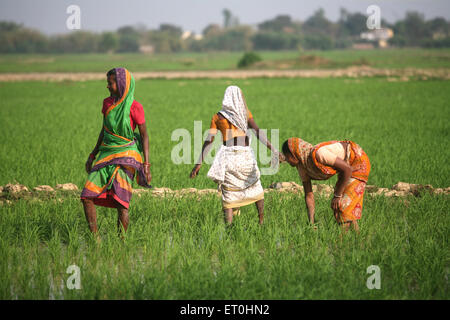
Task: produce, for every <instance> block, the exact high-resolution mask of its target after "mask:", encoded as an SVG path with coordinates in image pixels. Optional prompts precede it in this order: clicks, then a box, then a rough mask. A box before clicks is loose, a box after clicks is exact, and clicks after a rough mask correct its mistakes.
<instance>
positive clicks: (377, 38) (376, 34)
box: [360, 28, 394, 48]
mask: <svg viewBox="0 0 450 320" xmlns="http://www.w3.org/2000/svg"><path fill="white" fill-rule="evenodd" d="M393 36H394V31H392V29H389V28H383V29H375V30H371V31H368V32H362V33H361V35H360V38H361V39H363V40H367V41H372V42H378V47H380V48H386V47H387V46H388V42H387V41H388V40H389V39H390V38H392V37H393Z"/></svg>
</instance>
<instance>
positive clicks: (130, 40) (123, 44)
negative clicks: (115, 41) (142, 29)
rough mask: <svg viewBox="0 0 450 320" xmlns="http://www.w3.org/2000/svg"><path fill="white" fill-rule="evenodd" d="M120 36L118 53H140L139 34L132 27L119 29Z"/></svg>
mask: <svg viewBox="0 0 450 320" xmlns="http://www.w3.org/2000/svg"><path fill="white" fill-rule="evenodd" d="M117 34H118V36H119V45H118V48H117V51H118V52H137V51H139V47H140V44H139V38H140V34H139V32H138V31H137V30H136V29H135V28H133V27H132V26H124V27H121V28H119V29H117Z"/></svg>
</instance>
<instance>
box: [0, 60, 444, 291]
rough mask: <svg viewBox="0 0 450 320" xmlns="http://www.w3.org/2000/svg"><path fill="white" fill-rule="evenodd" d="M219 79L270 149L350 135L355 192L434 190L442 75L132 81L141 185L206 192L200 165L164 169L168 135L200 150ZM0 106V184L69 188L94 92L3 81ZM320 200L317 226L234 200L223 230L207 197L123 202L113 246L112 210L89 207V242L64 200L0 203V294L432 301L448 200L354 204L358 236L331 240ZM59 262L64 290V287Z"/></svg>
mask: <svg viewBox="0 0 450 320" xmlns="http://www.w3.org/2000/svg"><path fill="white" fill-rule="evenodd" d="M336 59H337V58H336ZM102 63H104V62H102ZM0 65H2V66H4V65H5V64H0ZM66 65H67V66H70V62H66ZM103 67H105V65H103ZM103 67H102V68H103ZM106 69H108V68H106V67H105V68H104V69H102V70H97V71H105V70H106ZM66 71H67V70H66ZM94 71H95V70H94ZM131 71H132V72H133V69H131ZM230 84H236V85H238V86H240V87H241V88H242V90H243V92H244V94H245V96H246V100H247V103H248V106H249V108H250V110H251V111H252V113H253V115H254V118H255V120H256V122H257V124H258V125H259V126H260V127H261V128H267V129H278V130H279V140H278V142H279V144H281V143H282V142H283V141H284V140H285V139H287V138H289V137H291V136H298V137H301V138H303V139H304V140H306V141H309V142H311V143H313V144H315V143H318V142H322V141H326V140H332V139H351V140H354V141H355V142H357V143H358V144H360V145H361V146H362V147H363V149H364V150H365V151H366V152H367V154H368V156H369V158H370V160H371V163H372V172H371V175H370V178H369V184H374V185H377V186H380V187H391V186H392V185H393V184H395V183H396V182H398V181H405V182H409V183H420V184H432V185H433V186H434V187H448V186H449V183H448V177H449V173H450V166H449V164H448V159H449V156H450V151H449V150H450V139H449V136H450V126H449V122H448V119H449V118H450V109H449V108H448V101H449V98H450V90H449V89H450V83H449V81H441V80H427V81H422V80H410V81H405V82H402V81H399V82H389V81H387V80H386V78H381V77H380V78H361V79H346V78H337V79H282V78H278V79H251V80H238V81H231V80H225V79H223V80H220V79H217V80H208V79H197V80H139V81H137V82H136V92H135V99H136V100H138V101H139V102H141V103H142V104H143V106H144V110H145V113H146V121H147V128H148V130H149V134H150V158H151V163H152V167H151V169H152V175H153V181H152V184H153V185H154V186H155V187H169V188H172V189H181V188H189V187H195V188H215V187H216V186H215V184H214V183H213V182H212V181H210V180H208V179H207V178H206V172H207V170H208V168H209V166H208V165H204V166H203V167H202V169H201V170H200V174H199V176H198V177H197V178H196V179H195V180H190V179H189V178H188V175H189V173H190V170H191V169H192V167H193V164H180V165H176V164H174V163H173V162H172V160H171V151H172V149H173V148H174V146H175V145H176V144H177V143H178V142H177V141H172V139H171V135H172V133H173V132H174V130H176V129H186V130H187V131H188V132H190V133H191V135H192V140H191V142H192V145H194V143H198V144H201V138H200V139H198V138H199V137H197V139H198V140H196V142H194V121H202V123H203V131H205V130H206V129H207V128H209V124H210V121H211V117H212V116H213V114H214V113H216V112H217V111H219V109H220V106H221V101H222V97H223V93H224V90H225V88H226V87H227V86H228V85H230ZM0 96H1V97H2V101H1V104H0V128H1V132H2V140H1V143H0V163H1V164H0V185H5V184H6V183H8V182H18V183H21V184H25V185H26V186H28V187H30V188H32V187H34V186H37V185H42V184H48V185H50V186H54V185H56V184H58V183H66V182H73V183H75V184H77V185H78V187H79V188H80V189H81V188H82V187H83V185H84V182H85V179H86V177H87V174H86V172H85V171H84V163H85V161H86V159H87V157H88V154H89V153H90V152H91V150H92V149H93V147H94V145H95V143H96V140H97V137H98V133H99V131H100V129H101V127H102V114H101V107H102V100H103V98H105V97H106V96H107V89H106V82H105V81H86V82H70V81H66V82H52V83H46V82H10V83H9V82H3V83H0ZM269 137H270V138H271V139H272V142H275V144H276V143H277V140H276V139H274V136H272V135H270V131H269ZM218 138H219V137H218ZM218 140H219V139H218ZM218 140H217V141H216V142H217V143H220V141H218ZM259 148H261V145H259V146H258V150H259ZM258 150H257V151H258ZM262 150H263V151H264V149H262ZM258 159H259V160H261V158H258ZM191 160H192V162H193V161H194V160H195V159H194V155H191ZM259 165H260V168H265V167H268V164H264V163H261V161H260V162H259ZM278 181H296V182H299V178H298V174H297V173H296V171H295V170H294V169H292V168H291V167H289V166H288V165H282V166H281V168H280V170H279V172H278V173H277V174H276V175H267V176H263V177H262V184H263V186H264V187H265V188H267V187H268V185H269V184H270V183H272V182H278ZM335 182H336V178H333V179H332V180H331V181H327V182H326V183H329V184H334V183H335ZM57 198H58V194H57ZM58 200H59V201H58ZM329 200H330V199H327V198H324V197H320V196H317V197H316V217H317V230H315V229H313V228H312V227H311V226H310V225H309V224H308V221H307V217H306V207H305V204H304V201H303V199H302V196H301V195H299V194H291V193H277V192H271V193H267V194H266V197H265V223H264V225H263V226H261V227H260V226H258V224H257V212H256V209H255V208H254V206H247V207H244V208H243V209H242V214H241V216H239V217H237V218H235V219H234V221H233V227H232V228H225V226H224V223H223V216H222V213H221V202H220V200H219V198H216V197H215V196H213V195H209V196H204V197H203V198H201V199H197V198H195V197H190V196H187V197H184V198H174V197H167V198H158V197H154V196H152V195H151V194H143V195H142V197H137V196H133V199H132V202H131V207H130V225H129V229H128V232H127V234H126V239H125V241H124V242H122V241H120V240H119V239H118V237H117V235H116V218H117V217H116V211H115V210H113V209H107V208H102V207H99V208H98V210H97V213H98V222H99V232H100V236H101V238H102V242H101V244H100V245H97V244H96V242H95V240H94V239H92V238H91V236H90V234H89V231H88V227H87V223H86V221H85V218H84V213H83V209H82V205H81V203H80V201H79V200H78V193H73V194H72V195H71V196H69V197H67V196H65V197H62V196H61V198H60V199H55V200H45V201H39V199H37V200H36V199H35V200H29V199H28V200H26V199H21V200H18V201H13V202H12V203H11V204H3V205H1V206H0V234H1V236H0V299H63V298H64V299H448V294H449V293H448V273H449V261H450V256H449V250H448V248H449V243H448V234H449V231H450V230H449V226H450V221H449V219H450V218H449V215H448V208H449V204H450V203H449V197H448V196H446V195H434V196H432V195H429V194H423V195H422V196H421V197H414V196H409V197H406V198H388V197H383V196H377V197H372V196H368V195H366V197H365V199H364V210H363V215H362V219H361V221H360V227H361V233H360V234H359V235H355V234H354V233H349V234H347V235H343V236H342V235H341V233H340V230H339V228H338V226H337V225H336V223H335V221H334V217H333V215H332V213H331V209H330V208H329V206H330V202H329ZM73 264H75V265H77V266H79V267H80V271H81V289H80V290H69V289H68V288H67V287H66V280H67V279H68V278H69V276H70V275H69V274H67V273H66V270H67V267H68V266H70V265H73ZM371 265H377V266H379V267H380V270H381V289H379V290H376V289H374V290H369V289H368V288H367V286H366V280H367V278H368V277H369V276H370V274H368V273H367V268H368V267H369V266H371Z"/></svg>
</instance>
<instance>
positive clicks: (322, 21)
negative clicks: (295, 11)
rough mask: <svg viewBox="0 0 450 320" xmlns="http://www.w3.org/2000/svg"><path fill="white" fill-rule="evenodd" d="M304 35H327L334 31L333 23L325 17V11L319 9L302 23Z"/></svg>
mask: <svg viewBox="0 0 450 320" xmlns="http://www.w3.org/2000/svg"><path fill="white" fill-rule="evenodd" d="M303 30H304V32H305V34H308V33H309V34H324V35H329V34H330V33H331V32H332V31H334V28H333V23H332V22H331V21H330V20H328V19H327V18H326V17H325V11H324V10H323V9H322V8H320V9H318V10H317V11H316V12H314V14H313V15H312V16H311V17H309V18H308V19H306V21H305V23H303Z"/></svg>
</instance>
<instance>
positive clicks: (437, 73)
mask: <svg viewBox="0 0 450 320" xmlns="http://www.w3.org/2000/svg"><path fill="white" fill-rule="evenodd" d="M133 75H134V77H135V79H136V80H139V79H158V78H162V79H201V78H207V79H221V78H231V79H246V78H262V77H266V78H339V77H348V78H360V77H387V78H388V80H389V79H391V80H392V81H408V80H409V78H411V77H415V78H419V79H422V80H427V79H430V78H438V79H445V80H450V69H444V68H443V69H417V68H405V69H376V68H371V67H364V66H359V67H349V68H346V69H315V70H223V71H149V72H133ZM104 78H105V74H104V73H100V72H72V73H0V82H10V81H67V80H70V81H86V80H103V79H104Z"/></svg>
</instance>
